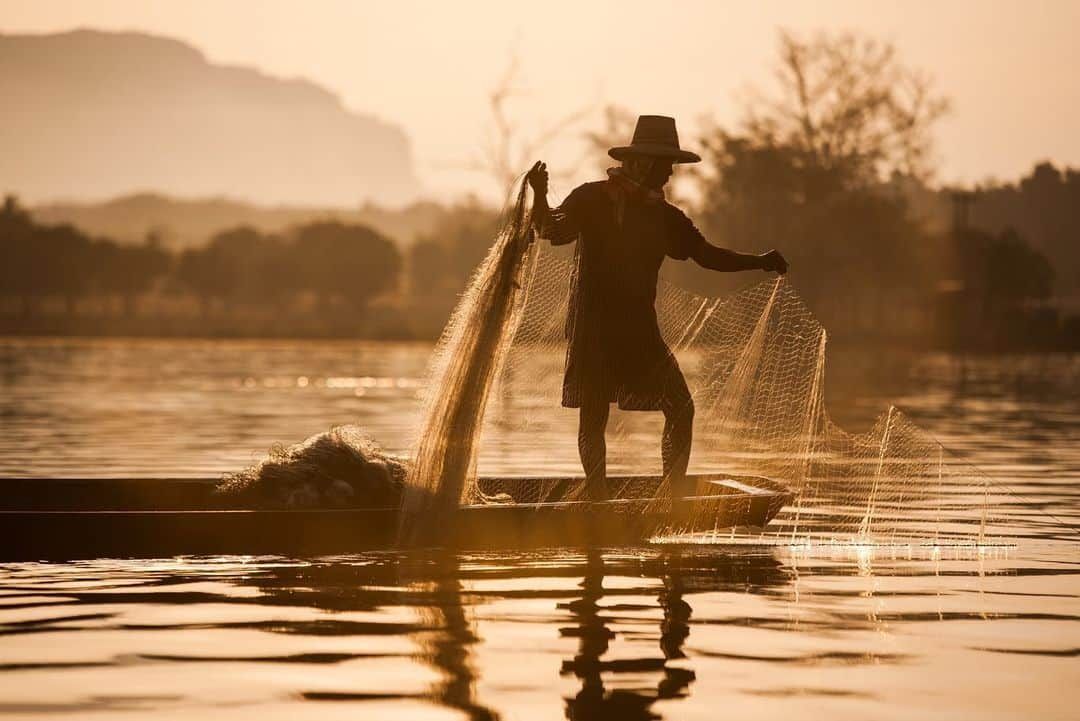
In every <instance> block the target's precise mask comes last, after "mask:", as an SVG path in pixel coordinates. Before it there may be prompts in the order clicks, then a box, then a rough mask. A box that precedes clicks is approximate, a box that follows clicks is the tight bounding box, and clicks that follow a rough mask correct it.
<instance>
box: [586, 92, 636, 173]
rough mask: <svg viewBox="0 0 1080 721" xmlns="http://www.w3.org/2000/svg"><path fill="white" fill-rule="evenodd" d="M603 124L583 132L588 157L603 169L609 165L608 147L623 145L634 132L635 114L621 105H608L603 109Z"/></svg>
mask: <svg viewBox="0 0 1080 721" xmlns="http://www.w3.org/2000/svg"><path fill="white" fill-rule="evenodd" d="M603 116H604V117H603V125H602V126H601V127H600V128H598V129H596V130H590V131H587V132H586V133H585V143H586V145H587V147H588V151H587V152H588V153H589V157H590V158H592V159H593V161H594V162H595V163H596V165H597V167H598V168H599V169H600V170H603V169H604V168H606V167H607V166H609V165H611V158H610V157H608V152H607V151H608V149H609V148H613V147H615V146H616V145H625V144H626V143H628V142H629V141H630V136H631V135H633V133H634V123H635V122H636V121H637V116H636V115H634V114H633V113H632V112H630V111H629V110H627V109H626V108H624V107H622V106H621V105H608V106H606V107H605V108H604V110H603Z"/></svg>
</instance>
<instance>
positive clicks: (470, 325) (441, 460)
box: [398, 183, 533, 544]
mask: <svg viewBox="0 0 1080 721" xmlns="http://www.w3.org/2000/svg"><path fill="white" fill-rule="evenodd" d="M526 188H527V186H526V185H525V184H524V183H521V184H520V187H519V188H518V191H517V199H516V202H515V203H514V204H513V207H512V208H511V210H510V211H509V213H507V214H505V215H504V218H503V221H502V227H501V228H500V230H499V232H498V234H497V235H496V238H495V243H494V244H493V245H492V247H491V250H490V251H489V252H488V254H487V257H486V258H485V259H484V261H483V262H482V263H481V264H480V267H479V268H477V270H476V273H475V274H474V275H473V278H472V280H471V282H470V283H469V287H468V288H467V289H466V291H465V294H464V295H463V296H462V298H461V300H460V301H459V302H458V305H457V308H455V309H454V313H453V315H452V316H451V317H450V322H449V323H447V325H446V328H445V329H444V330H443V335H442V338H440V340H439V343H438V345H437V346H436V349H435V353H434V355H433V356H432V362H431V366H430V369H429V383H428V392H427V397H426V401H425V408H424V415H423V418H424V420H423V423H422V425H421V427H420V434H419V436H418V438H417V442H416V444H415V451H414V453H413V459H412V465H411V467H410V468H409V473H408V476H407V478H406V484H405V491H404V494H403V496H402V500H401V520H400V528H399V531H398V537H399V540H400V541H401V542H403V543H406V544H413V543H423V542H427V541H433V540H438V534H439V533H441V532H442V529H443V528H444V527H445V524H446V523H448V522H450V521H451V518H450V516H451V515H452V513H453V512H454V511H455V510H456V509H457V507H458V505H459V504H460V501H461V499H462V498H466V497H468V498H475V497H477V496H478V492H477V486H476V453H477V443H478V441H479V437H480V425H481V422H482V421H483V417H484V410H485V408H486V406H487V400H488V393H489V392H490V390H491V387H492V384H493V381H494V379H495V378H496V377H497V376H498V375H499V373H500V371H501V370H502V367H503V361H504V360H505V359H506V357H507V355H508V351H509V346H510V342H511V341H512V340H513V338H514V337H515V332H516V330H517V324H518V321H519V319H520V317H521V311H522V308H523V303H522V299H523V285H522V274H523V271H524V269H525V263H524V259H525V257H526V254H527V252H528V248H529V246H530V244H531V242H532V239H533V233H532V226H531V223H530V218H529V213H528V209H527V204H526V200H525V193H526ZM421 520H422V521H423V522H422V523H421V522H419V521H421Z"/></svg>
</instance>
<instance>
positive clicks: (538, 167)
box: [525, 160, 548, 198]
mask: <svg viewBox="0 0 1080 721" xmlns="http://www.w3.org/2000/svg"><path fill="white" fill-rule="evenodd" d="M525 179H526V180H528V181H529V185H531V186H532V189H533V192H534V193H535V194H536V195H538V196H540V197H543V198H546V197H547V191H548V171H547V164H546V163H544V161H543V160H537V161H536V164H535V165H533V166H532V168H530V169H529V172H528V173H526V175H525Z"/></svg>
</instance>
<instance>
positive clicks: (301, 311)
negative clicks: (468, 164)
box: [0, 196, 497, 337]
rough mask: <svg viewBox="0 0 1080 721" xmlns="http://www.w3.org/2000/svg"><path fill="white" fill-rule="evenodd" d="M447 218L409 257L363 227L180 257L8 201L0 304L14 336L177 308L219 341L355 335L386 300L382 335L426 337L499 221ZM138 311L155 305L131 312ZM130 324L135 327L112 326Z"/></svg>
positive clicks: (264, 237)
mask: <svg viewBox="0 0 1080 721" xmlns="http://www.w3.org/2000/svg"><path fill="white" fill-rule="evenodd" d="M443 219H444V222H443V223H442V224H441V226H440V229H439V231H438V232H437V233H432V234H424V235H421V236H420V237H418V238H416V239H415V241H414V242H413V243H412V244H411V245H410V246H408V248H407V249H402V247H401V246H400V245H399V244H398V243H396V242H395V241H393V240H391V239H390V238H388V237H386V236H384V235H382V234H380V233H379V232H377V231H375V230H373V229H372V228H370V227H368V226H366V225H362V224H350V223H342V222H339V221H336V220H325V221H317V222H310V223H305V224H302V225H298V226H296V227H294V228H292V229H290V230H287V231H284V232H280V233H273V232H262V231H259V230H257V229H255V228H253V227H250V226H238V227H234V228H227V229H225V230H222V231H220V232H218V233H215V234H214V235H212V236H211V237H210V238H209V239H208V240H207V242H206V243H204V244H203V245H201V246H197V247H193V248H187V249H184V250H179V251H176V250H172V249H169V248H168V247H166V246H165V245H164V244H163V243H162V241H161V239H160V238H159V237H158V236H156V235H154V234H152V233H151V234H148V236H147V237H146V238H145V239H144V240H143V241H142V242H141V243H136V244H131V243H118V242H116V241H114V240H112V239H109V238H105V237H92V236H90V235H88V234H87V233H85V232H83V231H82V230H80V229H79V228H76V227H74V226H73V225H70V224H43V223H38V222H35V220H34V218H33V217H32V216H31V214H30V213H29V212H28V211H27V210H26V209H25V208H23V207H22V206H21V205H20V204H19V202H18V200H17V199H16V198H15V197H12V196H9V197H7V198H6V199H5V201H4V205H3V208H2V209H0V299H2V300H3V311H4V313H5V316H6V317H7V319H8V323H7V325H8V327H9V329H14V330H19V329H22V330H26V331H29V332H37V331H41V330H49V329H60V330H72V331H76V332H77V331H80V330H90V331H92V330H94V328H96V327H101V326H102V325H103V324H104V326H105V327H106V329H108V327H110V326H109V324H108V323H106V322H104V321H103V319H104V320H108V319H111V320H112V321H113V322H112V325H111V327H114V328H126V329H132V330H134V331H135V332H141V331H140V328H141V327H146V328H148V329H151V330H152V329H153V328H154V327H155V326H154V325H153V317H154V316H161V315H171V316H180V317H183V316H184V315H185V314H186V315H187V316H189V318H188V320H189V321H190V322H188V323H186V324H185V323H180V324H179V332H181V333H185V332H193V333H196V334H197V333H199V332H200V330H199V329H200V323H205V322H207V321H213V323H212V324H211V326H212V327H214V328H217V329H218V330H217V332H219V333H226V334H227V333H230V329H231V330H232V331H235V332H236V333H238V334H246V333H247V332H248V331H250V332H268V331H269V332H271V333H275V334H277V333H280V334H284V335H289V334H292V333H299V334H301V335H307V334H320V333H322V334H329V335H338V334H343V335H349V334H355V333H360V334H363V333H365V332H367V331H368V330H370V327H371V323H367V322H366V321H368V320H370V319H369V318H368V316H369V315H375V314H369V313H368V310H369V308H370V307H371V305H372V303H373V302H380V301H381V302H382V305H381V306H380V307H379V313H378V315H379V316H383V317H382V318H380V319H375V320H376V321H377V322H376V323H375V325H376V326H377V327H379V328H381V329H383V334H385V332H386V331H387V330H388V329H389V330H390V334H391V335H397V336H405V337H411V336H423V337H428V336H431V335H434V334H437V333H438V331H439V329H440V328H441V327H442V324H443V323H445V320H446V316H447V314H448V313H449V310H450V308H451V307H452V305H453V303H454V302H455V300H456V298H457V295H458V294H459V293H460V292H461V289H462V288H463V287H464V285H465V283H466V282H467V281H468V278H469V275H470V274H471V273H472V270H473V268H474V267H475V266H476V265H477V264H478V263H479V262H480V260H481V259H482V258H483V256H484V254H485V253H486V252H487V249H488V246H489V244H490V243H491V239H492V231H493V229H494V227H495V223H496V220H497V218H496V213H495V212H494V211H493V210H490V209H488V208H486V207H484V206H481V205H479V204H477V203H475V202H470V203H466V204H463V205H460V206H456V207H454V208H450V209H448V210H446V212H444V213H443ZM406 296H407V298H408V299H410V303H408V304H407V303H406V302H405V301H404V300H403V299H404V298H406ZM150 300H153V301H154V302H150ZM185 301H186V303H185ZM140 303H142V305H143V306H147V305H149V306H151V307H150V309H149V310H146V309H145V308H144V310H143V312H142V313H140V312H139V307H140ZM406 305H409V306H410V307H406ZM138 316H142V317H143V320H144V321H146V322H144V323H143V324H142V326H139V325H137V324H135V325H132V324H131V323H128V324H126V325H125V324H124V323H122V322H118V321H117V319H118V318H119V319H120V320H121V321H122V320H124V319H127V320H128V321H132V320H134V319H136V318H137V317H138ZM260 318H262V319H263V320H265V321H266V322H265V323H262V324H260ZM95 319H97V321H98V322H97V323H96V325H95ZM59 321H64V322H59ZM252 323H254V324H255V326H254V329H252V328H248V329H245V327H244V324H248V325H250V324H252ZM203 327H205V326H203ZM185 328H186V329H189V330H187V331H185V330H184V329H185ZM255 329H257V330H255Z"/></svg>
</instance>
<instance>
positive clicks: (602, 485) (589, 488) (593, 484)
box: [581, 480, 611, 503]
mask: <svg viewBox="0 0 1080 721" xmlns="http://www.w3.org/2000/svg"><path fill="white" fill-rule="evenodd" d="M581 500H583V501H589V502H590V503H598V502H600V501H608V500H611V495H610V494H609V493H608V488H607V481H606V480H599V481H586V482H585V485H584V486H583V488H582V493H581Z"/></svg>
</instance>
